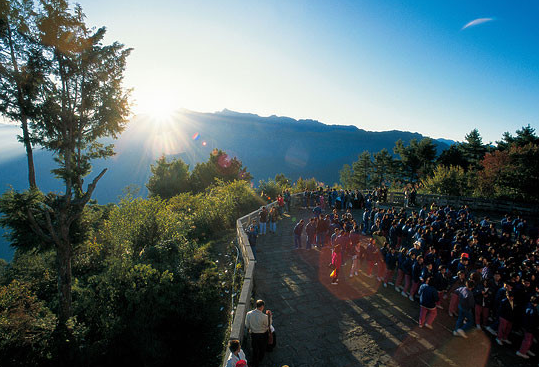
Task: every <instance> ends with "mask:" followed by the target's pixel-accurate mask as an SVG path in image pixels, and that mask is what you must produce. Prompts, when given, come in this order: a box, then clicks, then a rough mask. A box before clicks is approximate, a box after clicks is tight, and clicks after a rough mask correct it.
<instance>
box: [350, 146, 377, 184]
mask: <svg viewBox="0 0 539 367" xmlns="http://www.w3.org/2000/svg"><path fill="white" fill-rule="evenodd" d="M352 170H353V174H352V183H353V185H354V186H355V187H356V188H358V189H362V190H363V189H367V188H368V187H369V181H370V179H371V175H372V158H371V154H370V153H369V152H368V151H364V152H363V153H361V154H360V155H359V156H358V160H357V161H355V162H354V163H352Z"/></svg>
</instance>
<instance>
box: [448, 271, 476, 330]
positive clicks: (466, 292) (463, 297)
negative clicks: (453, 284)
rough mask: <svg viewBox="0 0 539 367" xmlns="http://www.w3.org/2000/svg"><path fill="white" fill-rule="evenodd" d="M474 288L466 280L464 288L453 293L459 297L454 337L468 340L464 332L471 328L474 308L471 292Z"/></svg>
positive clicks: (470, 282) (472, 283) (469, 281)
mask: <svg viewBox="0 0 539 367" xmlns="http://www.w3.org/2000/svg"><path fill="white" fill-rule="evenodd" d="M474 287H475V284H474V282H473V281H472V280H467V281H466V286H464V287H460V288H458V289H456V290H455V293H456V294H457V295H458V297H459V317H458V319H457V323H456V325H455V330H454V331H453V335H455V336H457V335H458V336H461V337H463V338H468V337H467V336H466V332H465V331H466V330H468V329H470V328H471V327H472V326H473V323H474V322H473V314H472V310H473V309H474V307H475V300H474V297H473V293H472V290H473V289H474ZM464 320H467V321H466V323H464Z"/></svg>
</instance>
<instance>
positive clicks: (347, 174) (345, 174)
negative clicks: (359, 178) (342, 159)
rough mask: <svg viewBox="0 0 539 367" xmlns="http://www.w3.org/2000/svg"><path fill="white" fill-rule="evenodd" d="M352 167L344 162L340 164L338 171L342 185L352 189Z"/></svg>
mask: <svg viewBox="0 0 539 367" xmlns="http://www.w3.org/2000/svg"><path fill="white" fill-rule="evenodd" d="M352 175H353V173H352V168H351V167H350V165H349V164H345V165H343V166H342V169H341V170H340V171H339V176H340V181H341V185H342V187H344V188H345V189H352V188H353V186H354V185H353V181H352Z"/></svg>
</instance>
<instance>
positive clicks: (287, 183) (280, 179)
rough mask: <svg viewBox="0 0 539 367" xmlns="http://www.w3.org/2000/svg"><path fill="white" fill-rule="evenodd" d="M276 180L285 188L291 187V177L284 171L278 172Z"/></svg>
mask: <svg viewBox="0 0 539 367" xmlns="http://www.w3.org/2000/svg"><path fill="white" fill-rule="evenodd" d="M274 180H275V182H276V183H277V184H278V185H279V186H280V187H281V188H282V189H283V190H284V189H288V188H290V185H291V183H290V179H289V178H288V177H286V176H285V175H284V173H278V174H276V175H275V178H274Z"/></svg>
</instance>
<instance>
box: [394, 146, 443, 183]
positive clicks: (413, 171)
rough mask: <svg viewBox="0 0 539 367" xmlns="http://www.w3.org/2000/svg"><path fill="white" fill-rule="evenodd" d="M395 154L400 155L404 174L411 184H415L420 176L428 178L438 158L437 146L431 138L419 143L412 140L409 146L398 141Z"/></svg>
mask: <svg viewBox="0 0 539 367" xmlns="http://www.w3.org/2000/svg"><path fill="white" fill-rule="evenodd" d="M393 152H394V153H395V154H398V155H399V157H400V163H401V167H402V170H403V173H404V174H405V176H406V177H407V178H408V180H409V181H410V182H415V181H416V180H417V178H418V177H419V176H422V177H426V176H428V175H429V174H430V172H431V171H432V167H433V161H434V159H435V158H436V146H435V145H434V142H433V140H432V139H431V138H423V139H421V141H419V142H418V141H417V140H416V139H412V140H410V144H409V145H408V146H405V145H404V142H403V141H402V140H398V141H397V142H396V143H395V147H394V148H393Z"/></svg>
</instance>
